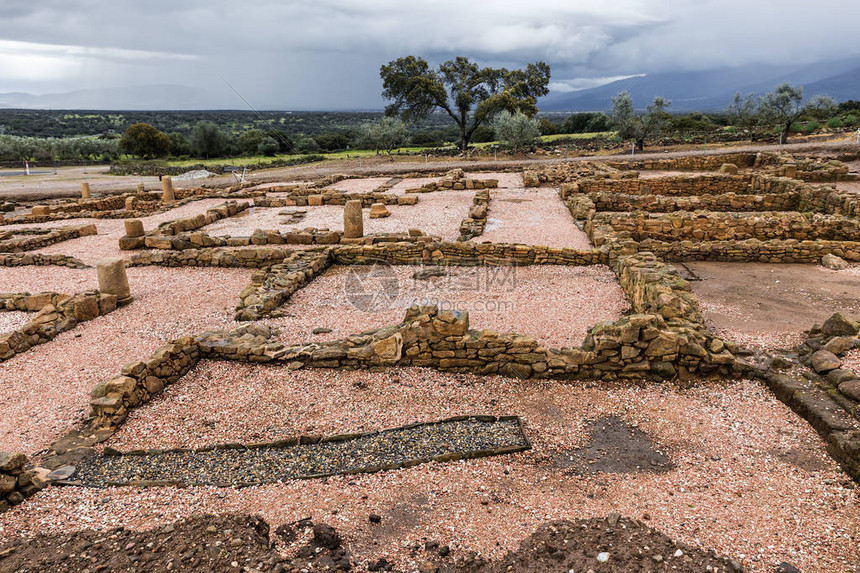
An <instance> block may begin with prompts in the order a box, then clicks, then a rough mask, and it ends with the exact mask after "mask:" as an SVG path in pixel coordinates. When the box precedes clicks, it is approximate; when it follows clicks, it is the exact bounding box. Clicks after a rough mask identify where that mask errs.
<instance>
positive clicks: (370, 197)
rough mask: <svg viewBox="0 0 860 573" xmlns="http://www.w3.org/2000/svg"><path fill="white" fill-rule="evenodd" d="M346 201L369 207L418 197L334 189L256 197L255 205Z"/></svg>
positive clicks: (413, 201) (411, 202)
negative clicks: (293, 194)
mask: <svg viewBox="0 0 860 573" xmlns="http://www.w3.org/2000/svg"><path fill="white" fill-rule="evenodd" d="M347 201H361V206H362V207H365V208H367V207H370V206H371V205H373V204H374V203H382V204H383V205H417V204H418V197H416V196H414V195H413V196H406V195H392V194H391V193H378V192H373V193H341V192H339V191H336V190H326V191H325V192H324V193H321V194H311V195H295V196H290V197H268V196H267V197H257V198H256V199H254V206H256V207H317V206H320V205H339V206H343V205H346V202H347Z"/></svg>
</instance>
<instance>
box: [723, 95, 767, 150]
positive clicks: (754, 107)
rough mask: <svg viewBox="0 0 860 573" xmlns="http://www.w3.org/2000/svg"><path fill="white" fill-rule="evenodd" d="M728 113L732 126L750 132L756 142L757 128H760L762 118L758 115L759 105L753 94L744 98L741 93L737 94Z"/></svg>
mask: <svg viewBox="0 0 860 573" xmlns="http://www.w3.org/2000/svg"><path fill="white" fill-rule="evenodd" d="M726 113H727V114H728V116H729V122H730V123H731V124H732V125H734V126H735V127H739V128H741V129H745V130H748V131H750V132H751V133H752V139H753V141H755V128H756V126H758V124H759V122H760V119H761V118H760V116H759V113H758V104H757V102H756V100H755V97H754V96H753V94H748V95H747V96H746V97H744V96H742V95H741V92H736V93H735V99H734V101H732V103H730V104H729V107H727V108H726Z"/></svg>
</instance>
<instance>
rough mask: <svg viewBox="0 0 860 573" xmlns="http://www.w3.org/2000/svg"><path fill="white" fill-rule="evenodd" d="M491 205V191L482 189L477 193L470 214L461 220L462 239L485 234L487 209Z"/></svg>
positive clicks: (463, 240)
mask: <svg viewBox="0 0 860 573" xmlns="http://www.w3.org/2000/svg"><path fill="white" fill-rule="evenodd" d="M489 207H490V192H489V191H488V190H480V191H477V192H476V193H475V197H474V199H473V200H472V208H471V209H469V216H468V217H466V218H465V219H463V220H462V221H461V222H460V241H461V242H465V241H468V240H469V239H473V238H475V237H478V236H480V235H483V234H484V227H486V225H487V210H488V209H489Z"/></svg>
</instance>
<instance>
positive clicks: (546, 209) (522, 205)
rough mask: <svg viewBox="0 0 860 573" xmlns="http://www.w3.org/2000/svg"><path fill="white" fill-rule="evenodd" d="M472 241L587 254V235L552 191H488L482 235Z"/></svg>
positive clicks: (519, 189) (546, 189) (588, 248)
mask: <svg viewBox="0 0 860 573" xmlns="http://www.w3.org/2000/svg"><path fill="white" fill-rule="evenodd" d="M472 241H475V242H485V241H489V242H491V243H524V244H528V245H544V246H547V247H570V248H573V249H579V250H583V251H590V250H591V249H592V248H593V247H592V245H591V242H590V241H589V240H588V235H586V234H585V232H583V231H582V230H580V229H579V228H578V227H577V226H576V224H575V223H574V221H573V217H572V216H571V214H570V211H568V210H567V207H565V206H564V203H562V201H561V199H560V198H559V196H558V193H557V192H556V191H555V190H554V189H548V188H540V189H524V188H515V189H503V190H494V191H490V208H489V210H488V213H487V226H486V227H485V228H484V234H483V235H480V236H478V237H475V238H473V239H472Z"/></svg>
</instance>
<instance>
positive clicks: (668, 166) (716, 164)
mask: <svg viewBox="0 0 860 573" xmlns="http://www.w3.org/2000/svg"><path fill="white" fill-rule="evenodd" d="M757 155H758V154H756V153H726V154H720V155H693V156H686V157H673V158H671V159H645V160H642V161H639V160H636V159H633V160H630V161H610V162H608V165H610V166H611V167H614V168H616V169H622V170H631V169H632V170H637V171H643V170H646V171H717V170H718V169H719V168H720V167H722V166H723V164H725V163H733V164H735V165H737V166H738V167H740V168H742V169H743V168H749V167H754V166H755V165H756V156H757Z"/></svg>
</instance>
